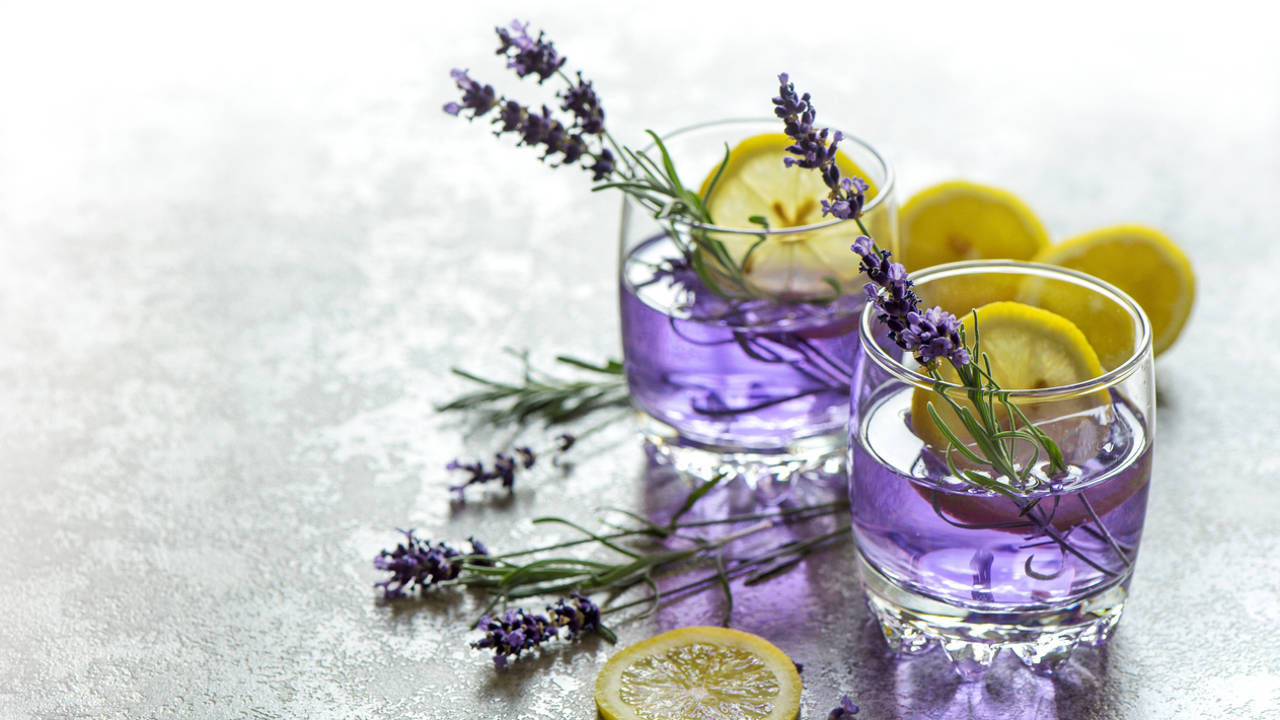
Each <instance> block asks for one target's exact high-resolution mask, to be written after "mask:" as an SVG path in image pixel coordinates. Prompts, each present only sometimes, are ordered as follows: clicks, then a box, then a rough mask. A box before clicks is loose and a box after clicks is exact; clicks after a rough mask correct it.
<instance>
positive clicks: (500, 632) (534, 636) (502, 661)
mask: <svg viewBox="0 0 1280 720" xmlns="http://www.w3.org/2000/svg"><path fill="white" fill-rule="evenodd" d="M479 628H480V630H482V631H483V632H484V637H483V638H481V639H479V640H477V641H475V642H473V643H471V647H473V648H476V649H477V650H485V649H492V650H493V664H494V666H495V667H506V665H507V660H508V658H511V657H516V658H518V657H520V653H522V652H524V651H525V650H532V649H533V648H535V647H537V646H538V645H541V644H542V643H544V642H546V641H547V640H550V639H552V638H554V637H555V636H556V626H554V625H552V624H551V623H550V621H548V620H547V618H546V617H544V616H542V615H530V614H528V613H526V612H525V611H524V610H519V609H516V610H508V611H507V612H506V614H505V615H504V616H503V617H502V618H501V619H498V618H494V617H490V616H488V615H486V616H484V617H482V618H480V625H479Z"/></svg>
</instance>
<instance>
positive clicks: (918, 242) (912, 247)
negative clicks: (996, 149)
mask: <svg viewBox="0 0 1280 720" xmlns="http://www.w3.org/2000/svg"><path fill="white" fill-rule="evenodd" d="M898 244H899V248H900V254H899V260H900V261H901V262H902V264H903V266H905V267H906V269H907V271H908V272H909V271H912V270H919V269H920V268H926V267H931V266H933V265H941V264H942V263H947V262H955V261H958V260H990V259H1001V258H1007V259H1012V260H1028V259H1030V258H1031V257H1033V256H1035V254H1036V253H1038V252H1040V251H1041V250H1042V249H1044V248H1045V247H1046V246H1047V245H1048V244H1049V236H1048V234H1046V233H1045V230H1044V226H1043V225H1041V224H1040V219H1039V218H1037V217H1036V214H1035V213H1034V212H1032V211H1031V208H1029V207H1027V204H1026V203H1024V202H1022V200H1020V199H1018V197H1017V196H1015V195H1013V194H1012V193H1010V192H1007V191H1005V190H1001V189H999V188H994V187H989V186H986V185H978V184H976V183H971V182H965V181H962V180H952V181H948V182H944V183H941V184H938V185H934V186H933V187H931V188H928V189H925V190H922V191H920V192H919V193H916V194H915V195H913V196H912V197H911V199H910V200H908V201H907V202H906V204H905V205H903V206H902V210H901V211H900V212H899V213H898Z"/></svg>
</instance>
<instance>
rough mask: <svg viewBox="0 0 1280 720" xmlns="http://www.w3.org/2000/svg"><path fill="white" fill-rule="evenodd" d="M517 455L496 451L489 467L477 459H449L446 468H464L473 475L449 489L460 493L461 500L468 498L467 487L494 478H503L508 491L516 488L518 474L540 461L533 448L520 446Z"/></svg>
mask: <svg viewBox="0 0 1280 720" xmlns="http://www.w3.org/2000/svg"><path fill="white" fill-rule="evenodd" d="M515 454H516V456H515V457H512V456H511V455H508V454H506V453H495V454H494V456H493V467H492V468H487V467H485V465H484V463H483V462H481V461H479V460H477V461H475V462H470V463H465V462H462V461H460V460H458V459H457V458H454V459H453V460H450V461H449V464H448V465H445V469H446V470H464V471H466V472H467V473H470V475H471V477H469V478H467V481H466V482H464V483H460V484H458V485H451V486H449V489H450V490H452V491H454V492H456V493H458V498H459V499H460V500H466V489H467V488H468V487H470V486H472V485H480V484H483V483H487V482H491V481H493V480H501V481H502V487H504V488H506V489H507V491H508V492H510V491H511V490H514V489H515V484H516V474H517V473H518V472H519V471H520V470H521V469H524V470H527V469H529V468H531V467H533V466H534V464H535V463H537V461H538V456H537V453H535V452H534V451H533V449H532V448H529V447H526V446H520V447H517V448H516V449H515Z"/></svg>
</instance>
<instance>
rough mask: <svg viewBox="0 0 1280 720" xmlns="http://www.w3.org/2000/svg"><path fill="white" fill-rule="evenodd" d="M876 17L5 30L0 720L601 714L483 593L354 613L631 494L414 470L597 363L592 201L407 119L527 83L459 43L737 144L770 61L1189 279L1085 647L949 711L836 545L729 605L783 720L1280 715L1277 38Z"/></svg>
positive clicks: (70, 13)
mask: <svg viewBox="0 0 1280 720" xmlns="http://www.w3.org/2000/svg"><path fill="white" fill-rule="evenodd" d="M885 5H886V7H861V6H855V5H850V4H843V5H840V6H824V7H817V6H815V7H812V8H811V7H808V6H788V7H785V8H784V7H780V6H772V5H769V6H759V7H755V6H751V5H743V6H739V7H738V8H737V9H735V10H732V11H729V10H725V9H721V8H716V7H714V6H711V5H707V6H700V5H696V4H693V3H656V4H646V5H644V6H623V5H621V4H619V5H618V6H613V5H604V4H587V3H555V4H552V3H547V2H539V3H524V4H520V5H516V4H512V3H494V4H481V3H473V4H469V5H464V4H443V3H416V4H413V3H406V4H396V5H382V4H376V5H373V4H371V5H365V6H360V7H356V6H354V5H353V6H348V7H345V8H343V7H332V6H324V7H321V6H318V5H315V4H301V3H297V4H291V5H270V6H258V5H248V4H243V5H241V4H236V3H230V4H226V3H220V4H206V5H202V6H179V5H177V4H162V3H151V4H145V3H144V4H138V3H123V4H115V3H113V4H109V5H106V4H104V5H90V4H84V5H83V6H79V7H70V8H68V7H64V6H59V5H47V4H40V5H36V4H27V5H6V6H4V9H2V10H0V717H2V718H153V717H155V718H254V719H256V720H262V719H269V718H270V719H274V718H305V717H310V718H330V717H332V718H357V717H368V718H410V717H413V718H478V717H495V718H530V719H532V718H570V717H576V718H588V717H593V714H594V710H593V709H592V704H591V687H592V682H593V679H594V677H595V674H596V672H597V670H598V669H599V668H600V666H601V664H602V663H603V662H604V661H605V659H606V658H607V657H608V655H609V652H610V648H609V647H608V646H607V645H603V644H597V643H587V644H585V645H584V646H583V647H581V648H578V649H577V651H571V650H572V649H566V650H553V651H549V652H546V653H544V654H542V655H541V656H538V657H534V658H531V659H528V660H525V661H521V662H520V663H518V664H517V665H516V666H514V667H512V668H510V669H509V670H508V671H506V672H502V673H497V672H495V671H494V670H493V669H492V668H491V667H490V665H489V663H488V661H487V659H486V658H485V656H484V655H483V654H481V653H479V652H476V651H473V650H470V649H469V648H467V646H466V643H467V642H468V641H469V640H471V639H474V637H475V635H474V634H473V633H469V632H467V630H466V628H465V623H466V621H468V620H469V619H471V618H472V617H474V615H475V614H476V613H477V612H478V610H479V605H478V603H477V601H476V600H475V599H474V598H467V597H466V596H465V595H459V594H444V593H441V594H438V595H437V596H434V597H432V598H431V599H429V600H428V601H426V602H423V603H418V604H414V605H412V606H410V607H408V608H403V607H402V608H396V607H387V606H384V605H381V604H379V603H377V602H375V593H374V591H373V588H372V587H371V585H372V583H373V582H375V581H376V580H377V579H378V574H377V573H376V572H375V571H374V570H373V569H372V567H371V566H370V558H371V557H372V556H373V555H374V554H375V553H376V552H377V551H378V550H379V549H381V548H383V547H387V546H389V545H392V544H394V542H395V540H396V534H395V531H394V529H395V528H396V527H397V526H406V525H407V526H412V527H416V528H418V529H419V530H420V531H421V532H422V533H423V534H424V535H426V536H428V537H432V538H444V539H448V540H462V539H464V538H466V537H467V536H468V535H472V534H475V535H478V536H480V537H482V538H484V539H485V540H486V541H487V542H489V543H490V544H491V545H492V546H494V547H497V548H503V549H510V548H515V547H518V546H520V545H521V544H522V543H527V542H530V541H534V540H537V539H539V538H543V537H546V535H547V531H546V530H545V529H538V528H534V527H533V526H532V525H531V524H530V523H529V519H530V518H532V517H535V516H537V515H541V514H545V513H548V512H558V513H561V514H565V515H568V516H570V517H572V518H574V519H576V520H579V521H582V522H587V523H590V522H594V520H593V519H594V517H595V513H594V510H593V508H594V507H595V506H598V505H604V504H614V505H623V506H628V507H633V508H643V507H644V504H645V503H646V498H647V497H649V495H650V494H651V493H652V492H653V490H654V488H653V485H654V483H656V482H658V480H655V479H652V478H651V479H649V480H646V479H645V477H644V457H643V454H642V452H641V450H640V448H639V446H638V444H637V442H636V441H635V439H634V438H633V437H632V436H631V435H630V431H629V430H628V429H627V428H621V427H620V428H618V429H617V431H616V432H614V433H613V434H612V435H610V434H606V435H605V436H603V437H600V438H597V439H595V440H593V441H592V442H591V444H590V445H589V446H588V447H585V448H583V451H582V453H581V454H580V455H579V456H578V457H579V462H578V465H577V468H576V470H575V472H574V473H573V474H572V475H571V476H570V477H567V478H565V477H561V476H559V475H558V474H557V473H555V472H553V471H551V470H549V469H547V468H543V469H541V470H540V471H538V472H535V473H534V474H533V475H531V476H529V477H527V478H525V479H524V480H523V481H522V483H521V484H520V486H519V487H518V490H517V491H516V492H515V494H514V496H513V497H510V498H506V497H503V496H502V495H501V494H500V493H499V494H494V495H489V496H486V495H484V494H483V493H481V494H476V495H475V497H474V500H473V502H472V503H470V504H469V505H468V506H466V507H465V508H458V507H454V506H451V504H450V502H449V493H448V491H447V489H446V488H447V486H448V485H449V484H450V483H451V482H454V481H456V478H452V477H450V476H449V475H448V474H447V473H446V472H445V471H444V469H443V467H444V465H445V463H446V462H447V461H448V460H449V459H450V458H452V457H454V456H456V455H460V454H461V455H469V456H478V455H483V454H487V453H491V452H492V451H494V450H496V449H498V448H499V447H501V446H502V445H504V444H505V443H507V442H508V440H509V439H508V438H506V437H495V436H485V435H476V434H468V433H466V432H465V428H464V427H461V426H459V424H458V423H456V422H453V421H450V420H449V419H447V418H442V417H441V416H440V415H438V414H437V413H436V412H435V411H434V410H433V404H434V403H438V402H441V401H443V400H446V399H448V398H450V397H451V396H453V395H454V394H456V393H457V392H459V391H461V390H463V389H464V388H465V384H464V383H463V382H462V381H460V380H459V379H457V378H455V377H452V376H450V375H449V374H448V369H449V367H450V366H451V365H455V364H460V365H464V366H466V367H469V368H474V369H477V370H481V371H484V372H487V373H491V374H504V373H513V372H515V366H514V365H513V364H512V363H511V362H510V360H509V359H508V358H507V357H506V356H504V355H503V354H502V353H501V348H502V347H504V346H514V347H531V348H533V349H534V355H535V357H537V358H540V359H543V360H545V359H548V358H549V357H551V356H552V355H554V354H555V353H557V352H572V353H576V354H579V355H582V356H585V357H591V358H603V357H606V356H610V355H615V354H616V353H617V352H618V340H617V320H616V317H615V310H614V307H615V305H614V303H615V288H614V281H613V274H612V273H613V265H614V262H615V253H616V247H615V242H616V240H615V230H614V228H615V226H616V222H617V199H616V198H613V197H608V196H604V195H594V196H593V195H589V194H588V193H587V192H586V188H587V179H586V177H585V176H584V175H583V174H582V173H579V172H576V171H563V170H562V171H552V170H549V169H547V168H545V167H542V166H540V165H539V164H538V163H537V162H535V161H534V159H533V158H532V157H531V156H530V155H531V153H529V152H527V151H523V150H513V149H511V148H510V147H505V146H503V144H502V143H499V142H495V141H494V139H493V138H492V137H489V136H488V135H487V134H486V132H485V129H484V128H482V127H480V126H468V125H467V124H466V123H464V122H459V121H457V120H455V119H452V118H449V117H447V116H445V115H444V114H443V113H441V111H440V106H441V105H442V104H443V103H444V102H446V101H447V100H449V99H451V98H452V97H453V95H454V90H453V88H452V85H451V83H450V81H449V78H448V70H449V68H450V67H453V66H455V65H456V66H460V67H469V68H471V69H472V71H473V73H474V74H475V75H476V77H479V78H485V79H488V80H489V81H490V82H493V83H495V84H496V85H498V87H499V89H500V90H504V91H509V92H513V93H518V94H519V95H520V97H522V98H529V99H532V98H535V97H538V96H537V93H536V89H535V88H534V87H533V86H532V85H529V84H527V83H525V84H520V83H517V82H516V81H515V79H514V78H513V77H512V76H509V75H508V74H506V73H505V71H503V69H502V68H501V65H500V63H499V62H498V61H497V60H496V59H495V58H494V57H493V56H492V54H491V53H492V45H493V38H492V34H491V32H492V31H491V27H492V26H493V25H494V24H497V23H499V22H504V21H505V20H507V19H508V18H509V17H512V16H519V17H524V18H528V19H532V20H533V21H534V23H535V26H542V27H545V28H546V29H547V30H548V32H549V33H551V35H552V37H553V38H554V39H555V40H556V41H557V42H558V43H559V46H560V48H561V50H562V51H563V52H564V53H565V54H566V55H568V57H569V58H570V67H571V68H582V69H584V70H585V71H586V72H587V74H588V76H589V77H591V78H593V79H594V80H595V81H596V83H597V87H598V89H599V91H600V92H601V94H602V97H603V100H604V103H605V107H606V110H607V112H608V119H609V122H610V125H611V126H612V127H613V128H614V131H615V132H616V133H617V134H618V135H620V136H622V137H624V138H637V137H638V136H639V132H640V131H641V130H642V129H643V128H644V127H654V128H658V129H670V128H674V127H677V126H681V125H684V124H688V123H691V122H694V121H698V120H704V119H709V118H714V117H725V116H741V115H760V114H767V112H768V111H769V104H768V103H769V98H770V97H771V96H772V94H773V93H774V90H775V85H774V80H773V77H774V75H775V74H776V73H777V72H779V71H782V70H786V71H789V72H791V73H792V76H793V78H794V79H795V80H796V81H797V82H798V83H799V84H800V85H801V86H802V87H803V88H804V89H806V90H809V91H811V92H812V93H814V99H815V103H816V104H817V107H818V109H819V112H820V113H821V116H822V117H824V118H826V119H828V120H833V121H835V122H838V123H839V124H842V125H845V126H846V127H851V128H856V130H857V132H858V133H859V134H860V135H862V136H864V137H866V138H868V139H870V140H872V141H874V142H876V143H877V144H879V145H880V146H881V147H882V148H883V149H884V150H885V151H886V152H887V153H888V154H889V156H890V157H891V158H892V159H893V160H894V161H895V164H896V165H897V168H898V171H899V177H900V180H901V186H900V187H901V189H902V190H903V191H904V197H905V196H906V195H907V194H909V193H910V192H912V191H914V190H918V189H920V188H922V187H924V186H926V185H928V184H930V183H932V182H934V181H937V180H940V179H943V178H946V177H956V176H959V177H966V178H971V179H975V180H979V181H985V182H991V183H995V184H998V185H1002V186H1004V187H1008V188H1010V189H1012V190H1014V191H1016V192H1018V193H1019V194H1020V195H1022V196H1023V197H1024V198H1025V199H1026V200H1027V201H1028V202H1029V203H1030V204H1031V205H1032V206H1033V207H1034V208H1036V209H1037V210H1038V211H1039V212H1040V213H1041V215H1042V217H1043V219H1044V221H1045V222H1046V224H1047V226H1048V227H1049V229H1050V231H1051V233H1052V235H1053V236H1054V237H1055V238H1063V237H1067V236H1069V235H1072V234H1074V233H1077V232H1081V231H1084V230H1087V229H1090V228H1093V227H1097V226H1101V225H1104V224H1108V223H1114V222H1122V221H1132V222H1142V223H1147V224H1152V225H1156V226H1158V227H1161V228H1164V229H1166V230H1167V231H1168V232H1169V233H1170V234H1171V235H1172V236H1173V237H1174V238H1175V239H1176V240H1177V241H1178V242H1179V243H1181V244H1182V246H1183V247H1184V248H1186V250H1187V251H1188V253H1189V254H1190V255H1191V257H1192V259H1193V262H1194V264H1195V267H1196V271H1197V273H1198V277H1199V280H1200V286H1199V297H1198V300H1197V303H1196V307H1195V310H1194V314H1193V316H1192V319H1191V322H1190V325H1189V326H1188V328H1187V330H1186V332H1185V334H1184V336H1183V337H1182V339H1181V340H1180V341H1179V342H1178V344H1177V345H1176V346H1175V347H1174V348H1173V349H1172V350H1171V351H1170V352H1169V353H1167V354H1166V355H1165V356H1163V357H1161V358H1160V360H1159V362H1158V366H1157V376H1158V382H1159V387H1160V406H1159V439H1158V448H1157V452H1156V460H1155V480H1154V482H1155V484H1154V486H1153V491H1152V495H1151V507H1150V515H1149V520H1148V525H1147V534H1146V537H1145V542H1144V544H1143V550H1142V557H1141V560H1140V563H1139V566H1138V570H1137V577H1136V580H1135V582H1134V585H1133V598H1132V601H1131V604H1130V607H1129V609H1128V614H1127V616H1126V617H1125V619H1124V622H1123V623H1122V624H1121V627H1120V629H1119V631H1118V633H1117V635H1116V637H1115V640H1114V642H1113V643H1112V644H1111V646H1110V647H1109V648H1108V649H1107V650H1106V651H1105V652H1102V653H1086V654H1084V655H1082V656H1081V657H1079V658H1078V659H1077V660H1076V661H1074V663H1073V665H1072V666H1071V668H1070V670H1069V671H1068V672H1067V673H1066V674H1064V676H1063V677H1062V678H1060V679H1058V680H1056V681H1048V680H1041V679H1038V678H1035V677H1034V676H1031V675H1029V674H1027V673H1025V672H1022V671H1020V670H1019V668H1018V667H1016V666H1010V665H1002V666H1001V667H1000V668H998V669H997V671H996V672H994V673H993V674H992V675H991V676H989V678H988V679H987V680H986V681H985V682H983V683H980V684H975V685H959V684H957V683H956V682H955V681H954V679H952V678H951V676H950V674H949V671H948V670H947V669H946V667H945V665H944V664H943V660H942V659H941V657H940V656H938V655H933V656H929V657H925V658H921V659H918V660H911V661H897V660H894V659H893V658H890V657H887V656H886V655H885V653H884V651H883V646H882V644H881V643H880V641H879V639H878V638H877V636H876V631H875V629H874V627H872V626H871V625H870V623H869V621H868V616H867V613H866V610H865V609H864V608H863V607H862V605H861V604H860V602H859V600H858V599H857V588H856V585H855V584H854V582H853V580H852V578H851V576H850V574H849V570H850V568H851V567H852V554H851V550H850V548H849V547H847V546H846V547H844V548H843V549H840V550H837V551H833V552H831V553H828V554H826V555H823V556H821V557H817V558H814V559H813V560H811V561H810V562H809V563H807V564H806V566H804V567H803V568H802V569H800V570H798V571H797V572H795V573H793V574H791V575H789V576H786V578H784V579H782V580H780V581H778V584H777V585H774V586H770V587H766V588H764V589H756V590H753V591H745V592H743V593H742V594H741V595H740V596H739V598H738V606H737V610H736V614H735V624H736V625H737V626H738V627H741V628H743V629H746V630H751V631H753V632H758V633H761V634H763V635H765V636H767V637H770V638H771V639H773V640H774V641H776V642H777V643H779V644H780V645H781V646H782V647H783V648H784V649H785V650H786V651H787V652H788V653H790V654H791V655H792V656H793V657H795V658H796V659H797V660H800V661H801V662H803V663H804V665H805V671H804V680H805V685H806V688H805V691H804V709H803V713H802V717H804V718H809V719H810V720H813V719H818V718H822V717H825V715H826V711H827V710H828V709H829V708H830V707H832V706H833V705H834V704H835V701H836V699H837V698H838V697H839V695H840V694H841V693H849V694H850V695H852V696H853V697H854V698H855V699H856V700H857V701H858V702H859V703H860V704H861V705H862V707H863V714H862V715H861V716H860V717H869V718H966V717H974V718H997V717H1016V718H1061V719H1063V720H1067V719H1077V718H1199V717H1212V718H1266V717H1280V711H1278V710H1277V707H1278V706H1280V653H1278V652H1277V651H1280V630H1277V627H1278V626H1280V600H1277V597H1280V572H1278V571H1277V568H1276V557H1277V555H1278V554H1280V529H1278V526H1277V522H1276V520H1277V511H1280V484H1278V483H1277V475H1280V462H1277V459H1276V458H1277V457H1278V456H1280V453H1278V452H1277V451H1278V450H1280V443H1278V441H1277V438H1280V419H1278V418H1280V415H1278V414H1277V401H1278V400H1280V359H1278V358H1280V332H1278V330H1280V309H1278V308H1280V302H1277V301H1278V300H1280V293H1278V291H1277V286H1278V285H1280V283H1278V281H1277V273H1278V272H1280V249H1277V248H1280V244H1278V243H1277V242H1276V240H1277V237H1280V214H1277V212H1276V210H1275V198H1276V197H1277V190H1278V189H1280V188H1278V187H1277V184H1278V182H1277V181H1278V180H1280V132H1277V131H1278V130H1280V51H1277V49H1276V46H1275V45H1274V43H1272V42H1271V40H1270V39H1269V37H1268V36H1267V35H1266V30H1265V24H1264V23H1262V22H1261V20H1260V19H1259V18H1255V17H1251V16H1249V14H1248V12H1249V11H1248V10H1247V7H1248V6H1246V5H1244V4H1239V5H1236V4H1233V3H1227V4H1216V5H1214V6H1213V7H1211V8H1207V7H1202V6H1197V8H1196V12H1194V13H1192V12H1184V11H1182V10H1180V9H1178V8H1177V7H1176V6H1164V7H1162V8H1161V10H1160V12H1159V14H1149V13H1147V12H1145V11H1144V10H1142V9H1140V8H1139V7H1136V6H1130V5H1126V4H1123V3H1106V4H1102V3H1097V4H1087V3H1086V4H1084V5H1079V4H1073V5H1072V6H1070V7H1067V6H1060V7H1055V8H1054V9H1052V10H1049V9H1042V10H1036V11H1032V10H1028V9H1025V8H1022V6H1020V5H1017V4H1004V5H997V6H977V7H975V6H969V5H965V6H959V5H945V6H944V5H938V6H935V7H930V6H925V7H919V6H916V5H914V4H912V5H911V6H910V7H907V6H905V5H904V6H903V7H901V8H894V7H887V5H889V4H885ZM717 612H718V608H717V605H716V603H714V602H712V601H693V602H689V603H684V604H681V605H677V606H673V607H672V608H670V609H668V610H667V611H664V613H662V614H660V615H658V616H657V617H654V618H650V619H648V620H643V621H634V622H630V623H625V624H622V625H620V626H619V627H618V630H619V632H620V635H621V638H622V642H623V643H629V642H634V641H636V640H638V639H640V638H644V637H647V636H649V635H650V634H652V633H654V632H656V631H658V630H660V629H664V628H666V627H671V626H676V625H681V624H687V623H693V622H714V620H715V619H716V617H717Z"/></svg>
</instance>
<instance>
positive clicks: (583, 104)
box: [560, 72, 604, 135]
mask: <svg viewBox="0 0 1280 720" xmlns="http://www.w3.org/2000/svg"><path fill="white" fill-rule="evenodd" d="M560 97H561V99H562V100H563V101H564V102H563V104H561V105H560V109H561V110H567V111H569V112H571V113H573V117H574V126H575V127H577V128H578V129H580V130H581V131H582V132H584V133H587V134H588V135H599V134H601V133H603V132H604V108H603V107H601V106H600V98H599V96H597V95H596V91H595V89H594V88H593V87H592V86H591V81H590V80H583V79H582V73H581V72H579V73H578V83H577V84H576V85H574V86H572V87H570V88H569V89H568V90H565V91H563V92H561V93H560Z"/></svg>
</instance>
